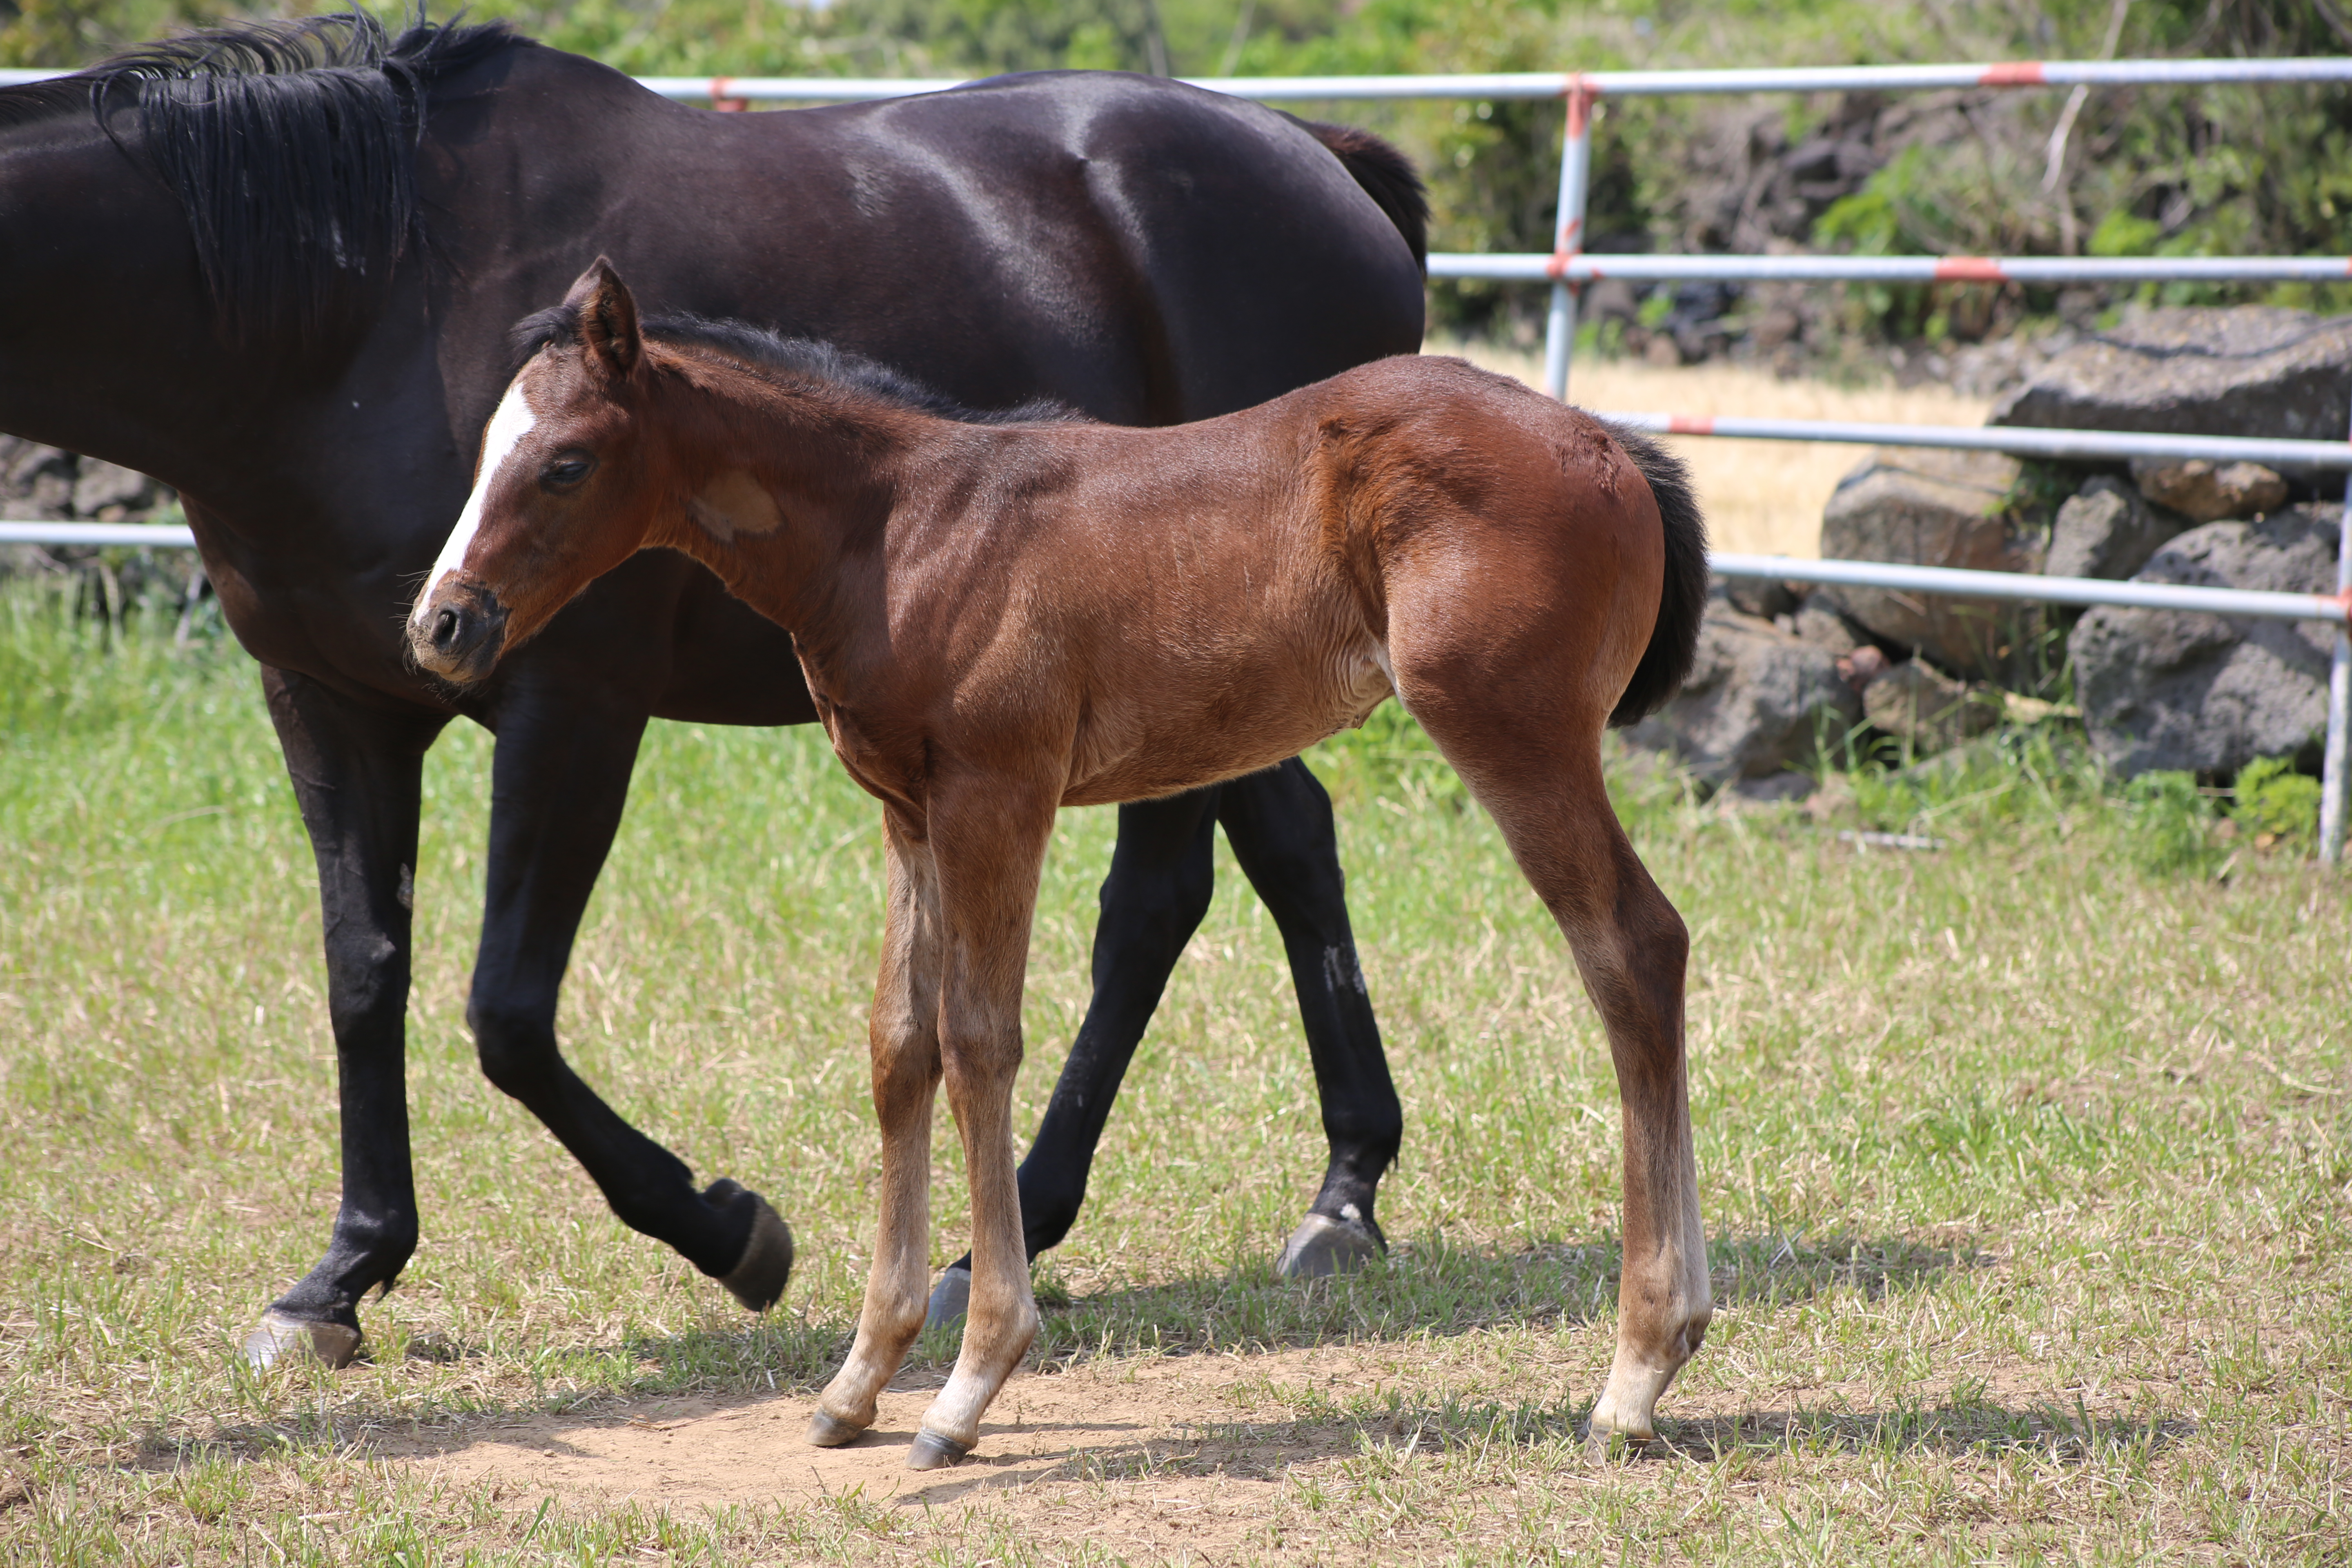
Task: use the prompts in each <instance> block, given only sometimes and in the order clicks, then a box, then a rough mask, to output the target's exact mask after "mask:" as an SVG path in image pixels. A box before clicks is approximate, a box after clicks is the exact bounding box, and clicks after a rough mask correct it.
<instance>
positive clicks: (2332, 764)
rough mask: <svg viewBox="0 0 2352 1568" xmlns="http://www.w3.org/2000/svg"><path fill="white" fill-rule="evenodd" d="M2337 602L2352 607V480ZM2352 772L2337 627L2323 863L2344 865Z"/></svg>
mask: <svg viewBox="0 0 2352 1568" xmlns="http://www.w3.org/2000/svg"><path fill="white" fill-rule="evenodd" d="M2336 601H2337V602H2338V603H2339V604H2342V605H2347V606H2352V480H2347V483H2346V485H2345V490H2344V509H2343V511H2342V514H2341V515H2340V516H2339V517H2338V518H2337V520H2336ZM2347 772H2352V625H2347V623H2345V622H2343V621H2338V622H2336V658H2335V659H2334V660H2333V661H2332V662H2331V664H2330V666H2329V668H2328V671H2327V753H2326V761H2325V762H2324V763H2322V764H2321V773H2320V780H2319V860H2320V864H2321V865H2323V866H2338V865H2341V864H2343V861H2344V794H2345V786H2346V784H2347V782H2352V781H2347V779H2346V778H2345V774H2346V773H2347Z"/></svg>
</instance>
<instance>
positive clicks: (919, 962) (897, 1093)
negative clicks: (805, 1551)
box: [808, 810, 940, 1448]
mask: <svg viewBox="0 0 2352 1568" xmlns="http://www.w3.org/2000/svg"><path fill="white" fill-rule="evenodd" d="M883 841H884V844H885V846H886V847H887V852H888V856H889V878H890V891H889V910H888V915H887V922H886V925H885V929H884V933H883V938H882V973H881V975H880V977H879V978H878V979H877V981H876V982H875V985H874V1011H873V1014H872V1017H871V1021H870V1022H869V1024H868V1026H867V1031H866V1032H867V1038H868V1041H869V1042H870V1047H871V1051H872V1056H873V1072H874V1111H875V1115H876V1117H877V1119H878V1120H879V1121H880V1122H881V1123H882V1193H881V1197H882V1212H881V1216H880V1219H879V1221H878V1223H877V1226H876V1230H875V1237H874V1265H873V1267H872V1268H870V1269H869V1270H867V1272H866V1306H865V1310H863V1311H861V1312H860V1313H859V1314H858V1316H857V1342H856V1344H854V1345H852V1346H851V1347H850V1352H849V1359H848V1360H847V1361H846V1362H844V1363H842V1368H841V1371H840V1372H838V1373H835V1374H834V1379H833V1381H832V1382H831V1383H830V1384H826V1385H825V1391H824V1395H823V1397H821V1398H820V1399H819V1400H818V1401H817V1410H816V1414H815V1415H814V1416H813V1417H811V1418H810V1421H809V1430H808V1438H809V1441H810V1442H812V1443H814V1444H816V1445H817V1446H818V1447H824V1448H831V1447H837V1446H839V1445H840V1444H843V1443H846V1442H848V1441H849V1440H850V1439H851V1438H853V1437H855V1436H857V1435H858V1434H859V1433H860V1432H863V1431H865V1430H866V1428H867V1427H868V1426H872V1425H873V1424H874V1409H875V1399H876V1396H877V1395H878V1394H880V1393H881V1392H882V1389H883V1386H884V1384H887V1383H888V1382H889V1381H890V1379H891V1378H892V1377H893V1376H895V1375H896V1374H897V1373H898V1367H899V1364H900V1363H902V1362H904V1361H905V1360H906V1359H907V1347H908V1345H911V1344H912V1343H914V1342H915V1336H916V1335H917V1334H919V1333H920V1332H922V1331H923V1284H924V1281H925V1279H927V1278H928V1277H929V1272H930V1241H931V1101H932V1099H933V1098H934V1096H935V1095H936V1093H937V1091H938V1089H939V1083H940V1036H939V1015H940V1008H939V966H940V926H939V879H938V876H937V874H936V872H935V871H934V869H933V866H932V862H931V852H930V847H929V845H927V844H924V843H922V842H920V841H919V840H918V839H917V838H916V837H914V835H913V832H912V831H911V829H910V828H909V826H908V825H907V824H905V823H903V822H901V821H900V819H899V817H898V813H897V812H895V811H891V810H885V812H884V813H883Z"/></svg>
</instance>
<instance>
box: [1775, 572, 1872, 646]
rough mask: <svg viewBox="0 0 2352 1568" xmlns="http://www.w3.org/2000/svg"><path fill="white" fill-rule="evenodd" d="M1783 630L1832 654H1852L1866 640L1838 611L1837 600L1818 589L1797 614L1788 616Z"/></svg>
mask: <svg viewBox="0 0 2352 1568" xmlns="http://www.w3.org/2000/svg"><path fill="white" fill-rule="evenodd" d="M1784 629H1785V630H1787V632H1788V633H1789V635H1790V636H1791V637H1796V638H1798V639H1800V640H1801V641H1804V642H1809V643H1811V644H1812V645H1813V646H1814V647H1818V648H1826V649H1828V650H1829V651H1830V652H1831V653H1833V654H1849V653H1852V652H1853V650H1854V649H1855V648H1858V647H1861V646H1862V645H1863V642H1864V640H1865V639H1864V637H1863V635H1862V633H1860V632H1859V631H1856V630H1855V629H1854V626H1853V623H1852V622H1851V621H1848V620H1847V619H1846V618H1845V616H1844V615H1843V614H1842V613H1841V612H1840V611H1839V609H1838V606H1837V601H1836V600H1834V599H1832V598H1831V597H1830V596H1829V595H1828V594H1827V593H1825V592H1823V591H1822V590H1821V589H1818V588H1816V589H1814V590H1813V592H1812V593H1811V594H1809V595H1806V597H1805V602H1804V603H1803V604H1801V605H1798V606H1797V613H1796V614H1795V615H1794V616H1790V618H1789V625H1788V626H1787V627H1786V628H1784Z"/></svg>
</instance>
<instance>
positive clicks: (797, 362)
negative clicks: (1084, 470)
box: [509, 305, 1087, 425]
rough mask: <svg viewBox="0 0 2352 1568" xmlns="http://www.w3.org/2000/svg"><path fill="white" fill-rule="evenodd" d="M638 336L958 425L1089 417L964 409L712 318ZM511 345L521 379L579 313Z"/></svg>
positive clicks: (1040, 409)
mask: <svg viewBox="0 0 2352 1568" xmlns="http://www.w3.org/2000/svg"><path fill="white" fill-rule="evenodd" d="M640 330H641V331H643V332H644V333H645V335H646V337H647V338H648V339H650V340H651V341H653V342H658V343H667V344H671V345H674V346H677V347H684V348H699V349H709V350H712V351H714V352H716V353H722V354H725V355H726V356H728V357H729V358H730V359H732V360H734V361H736V362H737V363H740V364H741V365H742V366H743V367H744V368H745V369H746V370H749V371H751V372H752V373H753V374H756V375H758V376H760V377H761V379H762V380H765V381H771V382H775V383H778V384H791V383H793V382H808V381H818V382H823V383H824V384H827V385H830V386H840V387H846V388H848V389H850V390H851V391H854V392H861V393H864V394H866V395H867V396H870V397H876V398H879V399H880V400H881V401H883V402H885V403H888V404H891V405H895V406H897V407H900V408H911V409H914V410H915V411H916V412H918V413H920V414H929V415H930V416H933V417H934V418H939V419H953V420H955V421H957V422H958V423H960V424H964V425H1061V424H1076V423H1082V422H1086V421H1087V415H1085V414H1083V413H1081V412H1080V411H1078V410H1077V409H1075V408H1073V407H1071V406H1070V405H1068V404H1066V403H1058V402H1056V401H1055V400H1054V399H1053V398H1050V397H1038V398H1032V399H1031V400H1030V401H1028V402H1026V403H1020V404H1015V405H1013V406H1012V407H1011V408H984V409H983V408H971V407H967V406H966V405H963V404H961V403H958V402H957V401H956V400H955V399H954V398H952V397H950V396H948V395H946V394H945V393H943V392H940V391H938V390H937V389H935V388H933V387H929V386H927V385H925V384H923V383H921V382H919V381H917V380H915V379H914V378H913V377H912V376H909V375H908V374H905V373H904V372H901V371H898V370H893V369H892V368H891V367H890V366H888V365H887V364H884V363H881V362H880V361H879V360H871V359H867V358H866V356H865V355H864V354H859V353H851V352H850V351H849V350H847V349H845V348H842V347H840V346H839V345H837V344H835V343H829V342H819V341H818V340H816V339H814V338H788V337H785V336H784V335H783V334H782V333H781V332H772V331H768V330H767V329H766V328H764V327H755V326H753V325H751V323H750V322H748V321H713V320H711V319H710V318H709V317H707V316H689V315H685V314H675V315H666V316H648V317H646V319H645V321H644V322H643V324H642V327H641V329H640ZM509 341H510V342H511V343H512V346H513V350H514V369H515V370H516V371H520V370H521V368H522V366H523V363H524V362H525V361H527V360H529V359H530V357H531V355H533V354H535V353H539V351H540V350H541V349H543V348H546V347H547V346H548V345H549V344H551V343H555V344H562V345H566V346H568V345H570V344H572V343H576V342H579V341H580V308H579V307H578V306H576V305H554V306H551V307H549V308H548V309H547V310H541V311H538V312H536V313H535V314H532V315H529V316H525V317H524V318H523V319H522V320H521V321H519V322H517V323H516V324H515V329H514V332H513V335H512V337H511V339H510V340H509ZM509 379H511V377H509Z"/></svg>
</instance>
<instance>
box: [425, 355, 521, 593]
mask: <svg viewBox="0 0 2352 1568" xmlns="http://www.w3.org/2000/svg"><path fill="white" fill-rule="evenodd" d="M538 423H539V418H538V416H536V415H534V414H532V413H531V411H530V404H528V403H525V402H524V401H523V400H522V377H520V376H517V377H515V379H514V382H513V384H510V385H509V387H508V388H507V395H505V396H504V397H502V398H500V399H499V411H498V412H497V413H496V414H493V415H491V416H490V427H489V429H488V431H487V432H485V433H484V435H483V437H482V466H481V467H480V468H478V469H476V470H475V473H474V493H473V494H472V495H469V496H467V498H466V510H464V511H461V512H459V513H458V514H457V528H456V529H455V530H454V531H452V532H451V533H450V535H449V542H448V543H446V544H445V545H443V546H442V547H441V556H440V559H438V560H437V561H436V562H434V563H433V572H432V574H431V575H430V576H428V577H426V578H425V588H424V591H423V592H422V593H420V594H418V595H416V608H415V610H414V611H412V612H411V613H410V615H409V617H408V618H409V621H410V623H411V624H412V625H414V626H420V627H421V626H424V625H425V605H426V603H427V602H428V601H430V600H431V599H432V597H433V591H434V590H435V589H436V588H438V587H439V586H441V584H443V583H444V582H445V581H446V580H447V579H448V578H449V577H451V576H453V575H455V574H456V573H457V570H458V568H460V567H462V566H463V565H465V563H466V552H467V549H468V548H469V547H471V546H472V544H473V542H474V531H475V530H476V529H478V528H479V527H481V526H482V507H483V504H484V503H485V502H486V501H487V500H488V499H489V494H490V486H491V484H492V483H493V482H494V481H495V480H496V479H498V477H499V468H502V467H504V466H505V464H506V460H507V458H509V457H511V456H513V455H514V449H515V447H517V446H518V445H520V442H521V441H522V438H523V437H525V436H528V435H530V431H531V426H534V425H537V424H538Z"/></svg>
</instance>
